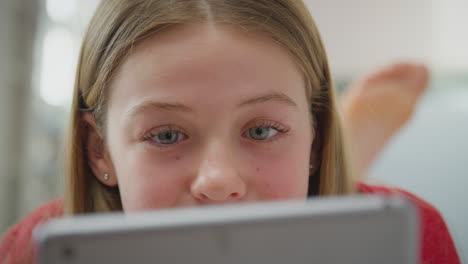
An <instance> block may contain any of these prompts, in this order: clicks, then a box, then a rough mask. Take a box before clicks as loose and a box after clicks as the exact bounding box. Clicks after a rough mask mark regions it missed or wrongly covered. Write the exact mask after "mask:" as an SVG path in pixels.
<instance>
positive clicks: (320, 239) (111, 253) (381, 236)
mask: <svg viewBox="0 0 468 264" xmlns="http://www.w3.org/2000/svg"><path fill="white" fill-rule="evenodd" d="M34 237H35V241H36V243H37V246H38V260H39V263H40V264H45V263H47V264H57V263H70V264H72V263H73V264H85V263H86V264H88V263H112V264H124V263H125V264H127V263H138V264H145V263H164V264H178V263H180V264H187V263H190V264H218V263H226V264H240V263H242V264H246V263H252V264H260V263H265V264H299V263H321V264H323V263H359V264H375V263H379V264H387V263H388V264H395V263H399V264H415V263H417V261H418V253H419V252H418V246H419V243H418V242H419V241H418V216H417V213H416V210H415V208H414V207H413V205H412V204H411V203H409V202H408V201H406V200H405V199H403V198H401V197H377V196H353V197H341V198H320V199H311V200H308V201H305V202H304V201H287V202H268V203H256V204H244V205H229V206H216V207H211V206H210V207H197V208H187V209H171V210H160V211H154V212H146V213H136V214H127V215H125V214H108V215H103V214H99V215H92V216H81V217H75V218H63V219H57V220H53V221H50V222H48V223H47V224H45V225H43V226H41V227H39V228H38V229H37V230H35V233H34Z"/></svg>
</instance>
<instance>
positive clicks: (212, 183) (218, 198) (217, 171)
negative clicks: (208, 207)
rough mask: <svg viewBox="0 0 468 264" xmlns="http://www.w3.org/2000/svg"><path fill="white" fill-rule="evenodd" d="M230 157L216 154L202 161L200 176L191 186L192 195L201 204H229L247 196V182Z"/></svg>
mask: <svg viewBox="0 0 468 264" xmlns="http://www.w3.org/2000/svg"><path fill="white" fill-rule="evenodd" d="M208 156H210V155H208ZM228 156H229V155H216V154H215V155H211V157H212V158H210V157H207V158H206V159H204V161H202V164H201V166H200V168H199V170H198V175H197V176H196V178H195V180H194V181H193V182H192V184H191V186H190V189H191V193H192V195H193V196H194V197H195V198H196V199H197V200H199V201H200V202H202V203H205V204H216V203H229V202H236V201H239V200H241V199H242V198H243V197H244V196H245V194H246V184H245V181H244V179H242V178H241V176H240V175H239V172H238V170H237V169H236V167H235V166H234V164H233V162H230V160H231V161H232V159H230V157H228Z"/></svg>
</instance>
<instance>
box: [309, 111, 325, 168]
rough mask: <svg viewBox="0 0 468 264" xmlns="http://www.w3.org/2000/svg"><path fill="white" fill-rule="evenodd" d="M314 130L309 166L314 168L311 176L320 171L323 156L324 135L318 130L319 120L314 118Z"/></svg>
mask: <svg viewBox="0 0 468 264" xmlns="http://www.w3.org/2000/svg"><path fill="white" fill-rule="evenodd" d="M312 129H313V136H314V137H313V139H312V145H311V147H310V161H309V164H311V165H312V166H313V168H312V169H310V170H309V175H312V174H315V173H316V172H317V170H319V169H320V163H321V161H322V160H321V158H320V157H321V155H322V153H321V152H322V135H321V133H320V129H319V128H318V124H317V119H316V118H315V117H314V123H313V126H312Z"/></svg>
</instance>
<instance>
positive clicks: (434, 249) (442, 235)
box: [358, 183, 461, 264]
mask: <svg viewBox="0 0 468 264" xmlns="http://www.w3.org/2000/svg"><path fill="white" fill-rule="evenodd" d="M358 190H359V191H360V192H361V193H364V194H377V195H379V194H380V195H392V194H399V195H403V196H404V197H406V198H407V199H409V200H410V201H411V202H412V203H413V204H414V205H415V206H416V208H417V210H418V212H419V219H420V234H421V240H420V241H421V263H423V264H435V263H453V264H459V263H461V262H460V259H459V256H458V254H457V250H456V248H455V244H454V242H453V240H452V237H451V235H450V232H449V230H448V227H447V225H446V223H445V221H444V219H443V217H442V215H441V214H440V212H439V211H438V210H437V209H436V208H435V207H434V206H433V205H431V204H430V203H428V202H426V201H424V200H423V199H421V198H420V197H417V196H416V195H414V194H412V193H410V192H408V191H405V190H402V189H399V188H394V187H385V186H376V185H368V184H364V183H359V184H358Z"/></svg>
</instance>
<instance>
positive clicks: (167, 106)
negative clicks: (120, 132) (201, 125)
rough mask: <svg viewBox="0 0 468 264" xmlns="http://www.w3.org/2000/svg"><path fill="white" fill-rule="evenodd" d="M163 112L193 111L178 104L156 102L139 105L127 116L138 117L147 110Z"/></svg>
mask: <svg viewBox="0 0 468 264" xmlns="http://www.w3.org/2000/svg"><path fill="white" fill-rule="evenodd" d="M152 109H156V110H163V111H177V112H193V109H192V108H190V107H188V106H186V105H183V104H178V103H165V102H156V101H144V102H142V103H140V104H137V105H135V106H133V107H131V108H130V109H128V110H127V111H125V114H126V115H127V116H130V117H131V116H136V115H138V114H139V113H142V112H145V111H146V110H152Z"/></svg>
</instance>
